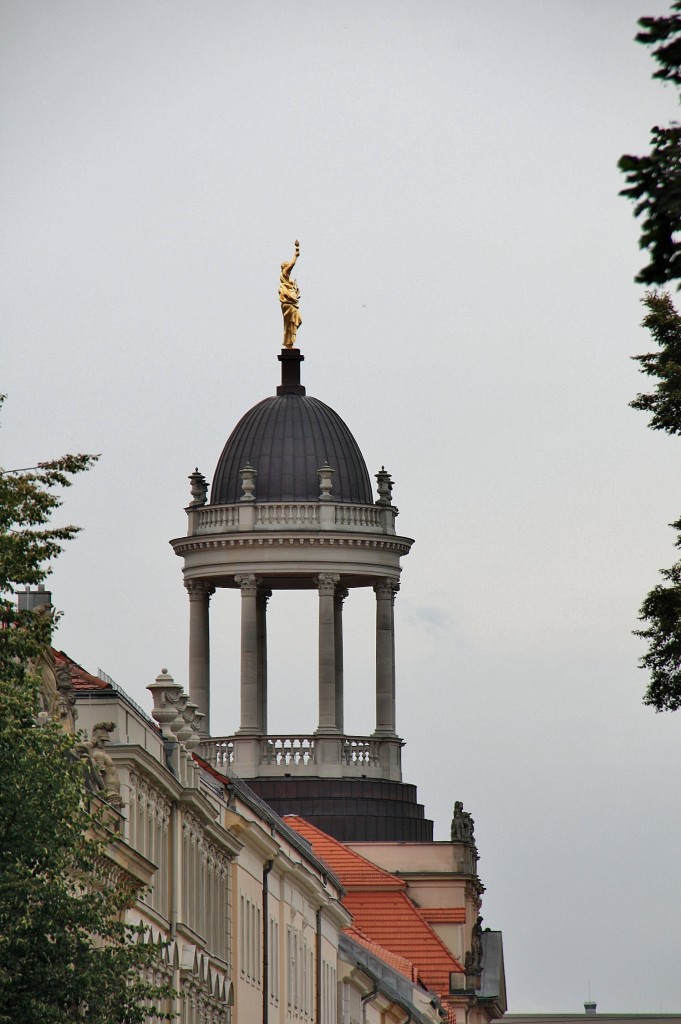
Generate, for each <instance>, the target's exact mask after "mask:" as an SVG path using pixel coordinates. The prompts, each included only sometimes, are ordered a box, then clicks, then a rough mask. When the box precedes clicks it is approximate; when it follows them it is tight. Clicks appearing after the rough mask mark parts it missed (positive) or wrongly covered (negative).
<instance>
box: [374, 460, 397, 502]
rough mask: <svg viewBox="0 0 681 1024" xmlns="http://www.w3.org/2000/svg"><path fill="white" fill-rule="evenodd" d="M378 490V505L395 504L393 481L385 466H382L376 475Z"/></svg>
mask: <svg viewBox="0 0 681 1024" xmlns="http://www.w3.org/2000/svg"><path fill="white" fill-rule="evenodd" d="M376 489H377V491H378V498H377V500H376V504H377V505H392V503H393V480H392V478H391V476H390V473H388V471H387V470H386V468H385V466H381V468H380V470H379V471H378V473H376Z"/></svg>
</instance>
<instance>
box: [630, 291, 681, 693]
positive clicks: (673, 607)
mask: <svg viewBox="0 0 681 1024" xmlns="http://www.w3.org/2000/svg"><path fill="white" fill-rule="evenodd" d="M643 302H644V305H645V306H646V309H647V313H646V315H645V317H644V318H643V326H644V327H647V328H648V330H649V331H650V333H651V334H652V336H653V338H654V339H655V341H656V342H657V345H658V350H657V351H656V352H648V353H646V354H645V355H640V356H634V359H635V360H636V361H637V362H638V363H639V365H640V368H641V371H642V372H643V373H645V374H647V375H648V376H649V377H655V378H656V379H657V383H656V385H655V387H654V389H653V390H652V391H651V392H649V393H648V394H639V395H637V396H636V398H635V399H634V400H633V402H631V403H630V404H631V405H632V406H633V408H634V409H641V410H643V411H644V412H648V413H650V414H651V417H650V422H649V426H650V427H651V429H653V430H664V431H666V433H668V434H681V316H679V314H678V312H677V311H676V309H675V307H674V304H673V302H672V300H671V298H670V296H669V295H668V294H667V293H666V292H649V293H648V294H647V295H646V297H645V299H644V300H643ZM671 525H672V527H673V528H674V529H676V530H677V539H676V546H677V547H681V520H679V521H678V522H676V523H672V524H671ZM661 576H662V578H663V580H664V581H665V582H664V583H660V584H658V585H657V586H656V587H654V588H653V589H652V590H651V591H650V593H649V594H648V595H647V596H646V598H645V600H644V602H643V604H642V605H641V608H640V611H639V618H640V620H641V621H642V622H643V623H645V624H646V628H645V629H639V630H635V633H636V635H637V636H640V637H642V638H643V639H644V640H645V641H646V642H647V650H646V653H645V654H644V655H643V657H642V658H641V660H640V665H641V668H644V669H646V670H647V671H648V672H649V673H650V682H649V684H648V688H647V690H646V693H645V696H644V698H643V702H644V703H645V704H649V705H651V706H652V707H654V708H655V709H656V710H657V711H675V710H676V709H677V708H679V707H681V561H679V562H676V563H675V564H674V565H672V567H671V568H670V569H663V570H661Z"/></svg>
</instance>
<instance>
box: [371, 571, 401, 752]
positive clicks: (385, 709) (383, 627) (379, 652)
mask: <svg viewBox="0 0 681 1024" xmlns="http://www.w3.org/2000/svg"><path fill="white" fill-rule="evenodd" d="M399 589H400V585H399V583H398V582H397V580H393V579H382V580H379V581H378V582H377V583H375V584H374V593H375V594H376V732H375V735H377V736H395V735H396V733H395V616H394V607H393V606H394V604H395V595H396V593H397V591H398V590H399Z"/></svg>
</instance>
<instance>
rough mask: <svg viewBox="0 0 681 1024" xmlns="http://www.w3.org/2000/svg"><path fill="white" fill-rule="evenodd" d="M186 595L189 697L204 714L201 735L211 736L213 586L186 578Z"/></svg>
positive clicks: (203, 581)
mask: <svg viewBox="0 0 681 1024" xmlns="http://www.w3.org/2000/svg"><path fill="white" fill-rule="evenodd" d="M184 585H185V587H186V588H187V593H188V594H189V697H190V700H192V701H193V702H194V703H195V704H197V705H198V707H199V710H200V711H203V713H204V715H205V716H206V717H205V718H204V719H203V721H202V723H201V729H200V732H201V735H202V736H210V616H209V612H208V606H209V602H210V597H211V594H214V593H215V587H214V586H212V584H210V583H207V582H206V581H205V580H185V581H184Z"/></svg>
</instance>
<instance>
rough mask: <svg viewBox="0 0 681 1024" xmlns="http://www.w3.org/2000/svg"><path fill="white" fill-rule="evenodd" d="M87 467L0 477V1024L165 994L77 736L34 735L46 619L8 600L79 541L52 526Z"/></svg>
mask: <svg viewBox="0 0 681 1024" xmlns="http://www.w3.org/2000/svg"><path fill="white" fill-rule="evenodd" d="M1 401H2V399H1V398H0V404H1ZM95 458H96V457H95V456H91V455H74V456H72V455H67V456H64V457H63V458H61V459H56V460H54V461H52V462H45V463H41V464H40V465H39V466H37V467H35V468H32V469H28V470H17V471H14V470H11V471H7V470H2V469H0V1022H1V1024H10V1022H11V1024H72V1022H76V1021H89V1022H92V1024H95V1022H96V1024H142V1022H143V1021H145V1020H147V1019H148V1015H149V1006H152V1007H160V1006H162V1005H163V1001H164V1000H165V998H166V997H167V996H168V995H169V990H168V987H167V986H166V985H163V984H161V985H157V984H155V983H152V982H150V981H148V980H147V972H148V971H150V970H152V971H153V969H154V968H155V966H156V965H157V963H158V954H159V949H158V947H155V946H154V945H153V944H152V943H149V942H148V941H146V939H147V938H148V936H147V934H146V932H145V929H144V928H143V927H141V926H131V925H129V924H126V923H125V921H124V917H123V915H124V911H125V909H126V907H129V906H130V905H131V904H132V903H133V902H134V898H135V892H134V890H133V888H132V886H131V883H130V882H129V881H126V880H125V878H124V876H122V875H121V874H120V873H117V869H114V865H113V862H112V861H111V860H110V859H109V858H108V856H107V849H108V848H109V847H110V844H111V843H112V842H115V836H114V835H113V834H112V833H111V832H110V831H109V827H108V823H109V822H110V821H111V809H110V808H108V807H107V806H106V804H105V803H104V802H103V801H102V800H101V799H98V798H95V797H94V796H93V794H91V793H90V792H89V791H88V789H87V786H86V780H85V774H84V770H83V765H82V763H81V762H80V761H79V758H78V747H77V740H76V737H74V736H71V735H69V734H68V733H66V732H65V731H64V730H63V729H62V728H61V726H60V725H59V724H58V723H57V722H56V721H53V720H51V719H50V720H49V721H47V722H46V723H45V722H44V720H43V721H42V722H41V724H38V722H39V721H41V720H40V719H39V718H38V717H37V712H38V707H39V704H38V683H39V679H38V677H37V675H36V662H37V659H38V658H39V657H40V656H41V654H44V652H45V649H46V646H47V645H49V643H50V639H51V630H52V626H53V620H52V617H51V616H50V615H46V614H44V613H40V612H37V611H36V612H32V611H21V612H19V611H17V610H16V608H15V605H14V602H13V599H12V596H13V594H14V592H15V591H16V589H17V587H18V586H21V585H25V584H36V583H39V582H41V581H42V580H44V579H45V577H46V576H47V575H48V573H49V572H50V562H51V560H52V559H53V558H54V557H55V556H56V555H58V554H59V553H60V551H61V549H62V546H63V544H64V542H65V541H67V540H69V539H70V538H71V537H73V536H74V534H75V533H76V532H77V527H74V526H63V527H54V526H50V525H49V521H50V517H51V515H52V513H53V512H54V511H55V510H56V509H57V508H59V506H60V505H61V502H62V498H61V496H60V494H59V492H58V490H57V489H58V488H62V487H67V486H69V485H70V483H71V479H72V477H73V476H74V475H75V474H77V473H80V472H82V471H83V470H85V469H87V468H88V467H89V466H90V465H91V464H92V462H93V461H94V459H95ZM44 717H45V716H43V719H44ZM162 1016H163V1014H161V1013H160V1012H159V1013H158V1014H157V1019H160V1018H161V1017H162Z"/></svg>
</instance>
